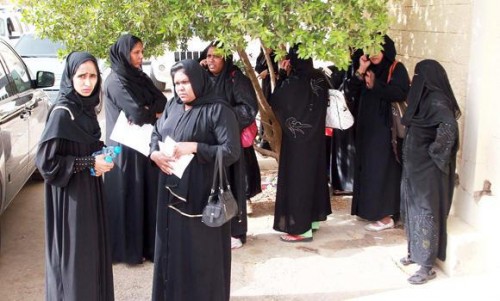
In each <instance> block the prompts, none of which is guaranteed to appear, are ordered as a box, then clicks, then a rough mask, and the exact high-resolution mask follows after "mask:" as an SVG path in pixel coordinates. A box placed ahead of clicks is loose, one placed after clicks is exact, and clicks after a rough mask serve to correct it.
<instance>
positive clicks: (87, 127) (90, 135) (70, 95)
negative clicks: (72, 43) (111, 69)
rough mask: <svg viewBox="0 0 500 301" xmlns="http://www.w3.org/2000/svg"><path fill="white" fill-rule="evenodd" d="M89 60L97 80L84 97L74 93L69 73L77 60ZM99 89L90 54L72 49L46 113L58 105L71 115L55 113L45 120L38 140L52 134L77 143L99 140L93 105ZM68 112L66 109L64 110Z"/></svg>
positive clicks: (98, 75) (58, 108)
mask: <svg viewBox="0 0 500 301" xmlns="http://www.w3.org/2000/svg"><path fill="white" fill-rule="evenodd" d="M87 61H92V62H93V63H94V65H95V67H96V71H97V83H96V85H95V88H94V91H92V94H91V95H90V96H88V97H84V96H81V95H80V94H78V93H77V92H76V90H75V88H74V87H73V77H74V76H75V74H76V71H77V70H78V67H80V65H81V64H83V63H85V62H87ZM100 91H101V74H100V72H99V66H98V65H97V60H96V59H95V57H94V56H92V55H91V54H90V53H87V52H72V53H70V54H69V55H68V57H67V58H66V66H65V68H64V72H63V74H62V78H61V87H60V90H59V95H58V97H57V100H56V103H55V104H54V106H53V107H52V108H51V111H50V113H49V116H50V115H51V114H53V112H54V109H56V110H60V108H61V107H64V108H66V109H68V110H69V111H70V112H71V114H70V116H71V118H62V115H61V114H56V115H55V116H54V117H53V118H49V119H48V120H47V125H46V126H45V130H44V132H43V134H42V138H41V140H40V143H41V142H45V141H48V140H51V139H54V138H62V139H66V140H70V141H75V142H81V143H92V142H96V141H99V139H100V137H101V128H100V127H99V123H98V122H97V116H96V112H95V107H96V106H97V105H98V104H99V101H100V98H99V95H100ZM68 114H69V113H68Z"/></svg>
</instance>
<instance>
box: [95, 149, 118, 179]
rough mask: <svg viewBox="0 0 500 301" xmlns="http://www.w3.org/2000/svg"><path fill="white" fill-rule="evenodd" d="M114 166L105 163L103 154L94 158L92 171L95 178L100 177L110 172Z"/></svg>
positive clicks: (110, 163) (111, 163)
mask: <svg viewBox="0 0 500 301" xmlns="http://www.w3.org/2000/svg"><path fill="white" fill-rule="evenodd" d="M114 166H115V164H114V163H113V162H106V160H104V154H101V155H98V156H96V157H95V163H94V170H95V175H96V177H100V176H102V174H103V173H106V172H108V171H110V170H111V169H112V168H113V167H114Z"/></svg>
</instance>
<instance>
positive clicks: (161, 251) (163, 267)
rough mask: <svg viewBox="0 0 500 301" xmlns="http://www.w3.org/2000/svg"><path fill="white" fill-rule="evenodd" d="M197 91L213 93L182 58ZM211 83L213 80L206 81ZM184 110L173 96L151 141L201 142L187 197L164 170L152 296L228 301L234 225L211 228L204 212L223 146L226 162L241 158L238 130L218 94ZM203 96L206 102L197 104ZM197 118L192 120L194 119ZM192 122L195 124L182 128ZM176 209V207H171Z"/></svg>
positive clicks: (155, 146)
mask: <svg viewBox="0 0 500 301" xmlns="http://www.w3.org/2000/svg"><path fill="white" fill-rule="evenodd" d="M180 64H182V65H184V66H185V69H184V71H185V73H186V75H187V76H188V77H189V79H190V81H191V80H193V81H192V82H191V86H192V87H193V89H194V91H207V93H209V94H210V91H213V89H204V84H201V85H202V86H201V87H200V82H199V81H198V80H196V78H197V75H199V74H205V76H207V77H208V74H206V73H201V72H205V71H203V69H202V68H201V67H200V66H199V65H198V63H196V64H193V63H192V62H187V61H181V62H180ZM205 84H207V85H210V82H205ZM195 95H196V99H195V100H194V101H193V102H191V103H190V105H192V108H190V109H188V110H185V108H184V104H182V103H180V102H178V101H176V100H172V101H170V102H169V104H168V105H167V107H166V108H165V111H164V113H163V115H162V117H161V118H160V119H159V120H158V122H157V123H156V125H155V129H154V131H153V135H152V139H151V151H155V150H159V141H163V140H164V139H165V138H166V137H167V136H170V137H172V138H173V139H174V140H176V141H178V142H182V141H191V142H197V143H198V148H197V152H196V154H195V156H194V158H193V159H192V161H191V163H190V164H189V166H188V168H187V169H186V171H185V172H184V175H183V177H182V179H181V180H180V182H179V183H180V184H182V183H187V184H186V185H184V186H185V187H187V190H186V191H185V195H184V197H185V201H184V200H181V199H179V198H177V197H176V196H175V195H174V194H173V193H171V190H170V189H169V188H167V187H166V186H167V182H168V181H169V179H170V178H172V177H175V176H174V175H167V174H164V173H160V179H159V182H160V190H159V195H158V219H157V241H156V251H155V260H154V261H155V268H154V277H153V296H152V299H153V300H229V295H230V279H231V241H230V231H231V230H230V224H229V223H227V224H225V225H223V226H222V227H219V228H210V227H207V226H206V225H204V224H203V223H202V222H201V217H199V216H197V217H188V216H185V215H182V214H181V213H180V212H182V213H183V214H190V215H200V214H201V213H202V211H203V208H204V206H205V205H206V203H207V200H208V196H209V194H210V188H211V185H212V175H213V169H214V161H215V155H216V152H217V150H218V149H219V148H221V149H222V152H223V156H224V163H225V164H226V165H228V166H229V165H231V164H233V163H234V162H236V161H237V160H238V158H239V157H240V151H241V146H240V141H239V128H238V123H237V120H236V116H235V114H234V112H233V111H232V109H231V108H230V107H229V106H228V105H227V104H223V103H220V102H219V101H218V100H219V99H220V98H218V97H217V96H215V95H214V94H211V95H205V94H201V95H200V94H196V93H195ZM198 97H199V99H200V100H205V101H202V102H200V103H198ZM191 119H194V121H190V120H191ZM185 124H193V126H192V127H189V130H188V129H187V127H184V126H183V125H185ZM169 206H172V207H175V208H176V209H177V210H179V211H180V212H178V211H177V210H174V209H172V208H171V207H169Z"/></svg>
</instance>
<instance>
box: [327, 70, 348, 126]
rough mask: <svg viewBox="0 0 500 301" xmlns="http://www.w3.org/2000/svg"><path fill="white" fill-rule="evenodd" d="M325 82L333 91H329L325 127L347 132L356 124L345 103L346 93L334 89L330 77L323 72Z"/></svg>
mask: <svg viewBox="0 0 500 301" xmlns="http://www.w3.org/2000/svg"><path fill="white" fill-rule="evenodd" d="M323 75H324V76H325V80H326V82H327V83H328V85H329V86H330V88H331V89H328V106H327V108H326V121H325V126H326V127H328V128H334V129H340V130H346V129H348V128H350V127H351V126H352V125H353V124H354V117H353V116H352V114H351V111H349V108H348V107H347V104H346V102H345V97H344V93H342V91H340V90H337V89H333V87H332V84H331V82H330V80H329V78H328V76H327V75H326V74H325V72H324V71H323Z"/></svg>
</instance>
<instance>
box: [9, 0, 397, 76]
mask: <svg viewBox="0 0 500 301" xmlns="http://www.w3.org/2000/svg"><path fill="white" fill-rule="evenodd" d="M18 1H19V4H21V5H22V7H23V8H24V12H23V15H24V17H25V18H26V20H27V21H28V22H29V23H32V24H34V25H35V27H36V30H37V32H38V34H39V35H41V36H42V37H48V38H50V39H53V40H60V41H63V42H64V43H65V44H66V45H67V48H68V51H72V50H86V51H89V52H91V53H92V54H94V55H95V56H98V57H100V58H107V56H108V49H109V47H110V46H111V45H112V44H113V43H114V42H115V41H116V40H117V38H118V36H119V35H120V34H121V33H123V32H128V33H131V34H134V35H137V36H138V37H140V38H141V39H142V40H143V41H144V43H145V46H146V50H147V51H150V54H160V53H162V52H163V51H164V49H165V48H164V47H165V45H166V46H167V47H168V48H169V49H171V50H173V49H176V48H178V47H180V46H181V45H182V44H183V43H185V42H186V41H187V40H188V39H189V38H191V37H193V36H197V37H199V38H201V39H202V40H205V41H212V40H219V41H221V42H222V43H223V44H224V47H225V48H226V49H227V50H233V51H235V50H238V49H245V48H246V45H247V43H248V41H249V40H255V39H260V40H261V41H262V43H263V44H264V45H265V46H266V47H271V48H273V49H276V51H278V52H279V54H281V55H283V54H284V50H283V48H280V47H279V46H280V45H287V44H288V45H290V44H295V43H301V44H302V46H301V52H300V53H301V55H302V56H304V57H309V56H312V57H314V58H315V59H319V60H323V61H331V62H333V63H334V64H335V65H337V66H339V67H346V66H347V65H348V63H349V60H350V50H351V49H358V48H362V49H365V50H368V51H374V50H375V49H379V48H378V47H379V44H380V42H381V41H382V39H381V37H380V35H379V34H380V33H385V32H386V31H387V29H388V26H389V20H388V18H389V17H388V9H387V7H386V1H384V0H308V1H298V0H183V1H179V0H148V1H144V0H44V1H39V0H18Z"/></svg>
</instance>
